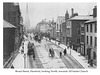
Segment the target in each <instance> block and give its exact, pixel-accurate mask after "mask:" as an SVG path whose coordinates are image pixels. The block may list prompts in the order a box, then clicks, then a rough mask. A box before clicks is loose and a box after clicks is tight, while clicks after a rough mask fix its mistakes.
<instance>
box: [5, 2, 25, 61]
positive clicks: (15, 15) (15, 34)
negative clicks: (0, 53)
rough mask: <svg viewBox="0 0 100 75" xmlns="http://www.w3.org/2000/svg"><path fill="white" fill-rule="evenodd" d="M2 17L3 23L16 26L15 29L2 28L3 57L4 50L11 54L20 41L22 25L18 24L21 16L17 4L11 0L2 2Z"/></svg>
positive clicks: (17, 47)
mask: <svg viewBox="0 0 100 75" xmlns="http://www.w3.org/2000/svg"><path fill="white" fill-rule="evenodd" d="M3 19H4V24H6V25H12V26H15V27H16V28H15V29H13V28H12V29H11V28H4V30H3V34H4V37H3V38H4V41H3V42H4V57H5V54H6V52H10V53H9V54H10V55H11V54H12V53H14V52H15V51H17V50H19V47H20V44H21V41H22V35H23V25H22V24H20V23H21V19H22V18H21V12H20V8H19V4H18V3H13V2H7V3H6V2H4V3H3ZM7 39H8V40H7ZM11 39H12V40H11ZM11 46H12V47H13V48H12V47H11ZM8 50H9V51H8ZM8 58H9V57H8ZM4 59H5V58H4Z"/></svg>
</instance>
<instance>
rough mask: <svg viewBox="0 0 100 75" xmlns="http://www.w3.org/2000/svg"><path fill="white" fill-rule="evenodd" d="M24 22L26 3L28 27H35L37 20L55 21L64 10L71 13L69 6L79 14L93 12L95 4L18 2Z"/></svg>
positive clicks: (63, 13)
mask: <svg viewBox="0 0 100 75" xmlns="http://www.w3.org/2000/svg"><path fill="white" fill-rule="evenodd" d="M19 4H20V10H21V13H22V17H23V20H24V24H25V23H26V20H25V19H26V5H28V16H29V22H30V27H31V28H32V27H35V26H36V25H37V23H38V22H40V21H42V20H43V19H46V20H47V21H48V20H52V18H54V20H55V21H56V19H57V16H65V13H66V10H68V13H69V15H71V8H74V12H77V13H78V14H79V15H89V14H92V13H93V8H94V6H96V5H97V4H96V2H77V3H76V2H73V3H72V2H70V3H68V2H59V3H57V2H30V3H25V2H22V3H19Z"/></svg>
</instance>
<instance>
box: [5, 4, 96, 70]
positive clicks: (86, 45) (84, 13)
mask: <svg viewBox="0 0 100 75" xmlns="http://www.w3.org/2000/svg"><path fill="white" fill-rule="evenodd" d="M3 69H97V3H96V2H3Z"/></svg>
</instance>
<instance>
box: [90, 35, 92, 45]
mask: <svg viewBox="0 0 100 75" xmlns="http://www.w3.org/2000/svg"><path fill="white" fill-rule="evenodd" d="M90 45H91V46H92V36H90Z"/></svg>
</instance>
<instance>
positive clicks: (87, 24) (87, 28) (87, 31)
mask: <svg viewBox="0 0 100 75" xmlns="http://www.w3.org/2000/svg"><path fill="white" fill-rule="evenodd" d="M87 32H88V24H87Z"/></svg>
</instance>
